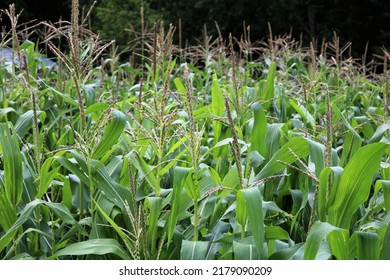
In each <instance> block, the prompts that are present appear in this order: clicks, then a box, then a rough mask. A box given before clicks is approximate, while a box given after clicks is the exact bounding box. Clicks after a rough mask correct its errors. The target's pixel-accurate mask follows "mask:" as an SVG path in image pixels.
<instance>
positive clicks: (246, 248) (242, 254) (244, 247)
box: [233, 241, 259, 260]
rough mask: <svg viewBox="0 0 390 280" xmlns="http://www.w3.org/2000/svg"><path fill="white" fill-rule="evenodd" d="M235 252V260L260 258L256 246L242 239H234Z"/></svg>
mask: <svg viewBox="0 0 390 280" xmlns="http://www.w3.org/2000/svg"><path fill="white" fill-rule="evenodd" d="M233 253H234V259H235V260H257V259H259V257H258V254H257V251H256V246H254V245H253V244H249V243H244V242H242V241H241V242H240V241H238V242H237V241H233Z"/></svg>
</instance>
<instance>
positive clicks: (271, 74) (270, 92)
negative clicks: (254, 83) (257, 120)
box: [262, 61, 276, 110]
mask: <svg viewBox="0 0 390 280" xmlns="http://www.w3.org/2000/svg"><path fill="white" fill-rule="evenodd" d="M275 71H276V63H275V62H274V61H273V62H272V63H271V65H270V67H269V71H268V76H267V85H266V88H265V91H264V95H263V96H262V97H263V100H264V101H267V102H266V103H265V104H264V105H263V107H264V109H265V110H268V109H269V107H270V106H271V104H272V100H271V99H273V98H274V96H275Z"/></svg>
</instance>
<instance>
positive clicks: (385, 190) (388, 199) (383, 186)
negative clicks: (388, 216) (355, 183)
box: [375, 180, 390, 211]
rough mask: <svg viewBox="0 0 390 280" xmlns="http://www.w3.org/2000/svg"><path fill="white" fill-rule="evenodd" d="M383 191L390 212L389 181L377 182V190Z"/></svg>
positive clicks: (386, 207)
mask: <svg viewBox="0 0 390 280" xmlns="http://www.w3.org/2000/svg"><path fill="white" fill-rule="evenodd" d="M379 189H382V190H383V198H384V201H385V209H386V211H390V181H389V180H377V181H376V182H375V190H379Z"/></svg>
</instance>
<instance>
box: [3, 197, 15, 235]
mask: <svg viewBox="0 0 390 280" xmlns="http://www.w3.org/2000/svg"><path fill="white" fill-rule="evenodd" d="M17 218H18V216H17V213H16V209H15V207H13V206H12V205H11V203H10V202H9V200H8V199H7V197H6V196H5V195H2V194H0V225H1V227H2V228H3V230H5V231H8V230H9V229H10V228H11V226H12V225H13V224H14V222H15V221H16V219H17Z"/></svg>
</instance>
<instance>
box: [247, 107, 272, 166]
mask: <svg viewBox="0 0 390 280" xmlns="http://www.w3.org/2000/svg"><path fill="white" fill-rule="evenodd" d="M252 110H253V113H254V123H253V129H252V137H251V148H252V151H257V152H258V153H259V154H260V155H262V156H263V157H265V158H268V156H269V154H268V149H267V145H266V139H267V118H266V116H265V112H264V110H263V108H262V107H261V105H260V103H258V102H256V103H254V104H253V105H252Z"/></svg>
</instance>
